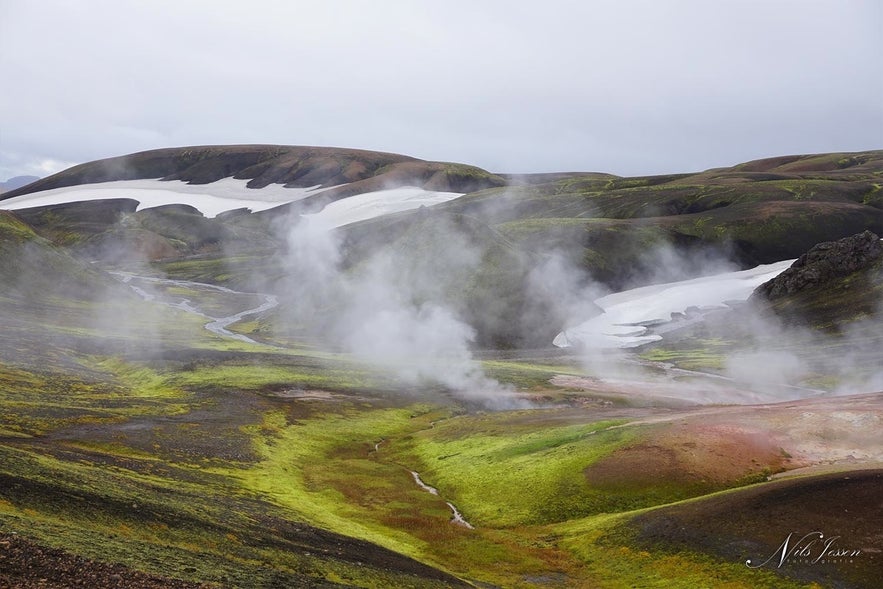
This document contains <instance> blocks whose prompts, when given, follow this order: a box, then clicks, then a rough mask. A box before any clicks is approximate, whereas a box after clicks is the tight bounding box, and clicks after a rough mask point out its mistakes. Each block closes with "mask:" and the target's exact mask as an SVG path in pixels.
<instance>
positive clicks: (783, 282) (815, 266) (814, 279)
mask: <svg viewBox="0 0 883 589" xmlns="http://www.w3.org/2000/svg"><path fill="white" fill-rule="evenodd" d="M881 257H883V242H881V241H880V237H879V236H877V235H876V234H874V233H872V232H870V231H865V232H864V233H859V234H857V235H853V236H851V237H844V238H843V239H840V240H837V241H827V242H824V243H820V244H818V245H816V246H815V247H813V248H812V249H811V250H809V251H808V252H806V253H805V254H803V255H802V256H800V258H799V259H798V260H797V261H796V262H794V264H792V265H791V267H790V268H788V269H787V270H785V271H784V272H782V273H781V274H779V275H778V276H777V277H775V278H773V279H772V280H770V281H768V282H765V283H764V284H761V285H760V286H759V287H757V289H756V290H755V291H754V294H753V295H752V298H763V299H766V300H770V301H774V300H776V299H779V298H782V297H786V296H789V295H792V294H795V293H798V292H802V291H805V290H810V289H814V288H817V287H820V286H823V285H825V284H826V283H828V282H831V281H832V280H836V279H838V278H842V277H845V276H849V275H850V274H853V273H855V272H858V271H860V270H864V269H866V268H869V267H870V266H872V265H874V264H875V263H876V262H877V260H879V259H880V258H881Z"/></svg>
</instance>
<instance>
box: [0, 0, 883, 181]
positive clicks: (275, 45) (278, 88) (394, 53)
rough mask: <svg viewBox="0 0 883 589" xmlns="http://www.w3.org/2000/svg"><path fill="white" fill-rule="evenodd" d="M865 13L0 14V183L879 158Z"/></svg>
mask: <svg viewBox="0 0 883 589" xmlns="http://www.w3.org/2000/svg"><path fill="white" fill-rule="evenodd" d="M881 56H883V2H880V1H879V0H867V1H861V0H756V1H754V0H716V1H714V2H709V1H707V0H683V1H680V0H667V1H660V0H646V1H638V0H612V1H605V0H593V1H563V0H545V1H543V2H536V1H534V2H525V1H521V0H510V1H498V0H472V1H466V0H444V1H442V0H433V1H429V0H426V1H424V0H410V1H409V0H383V2H368V1H357V0H316V1H313V0H295V1H285V0H279V1H274V0H249V1H248V2H243V1H242V0H239V1H236V2H228V1H225V0H210V1H209V0H140V1H139V0H90V1H88V2H85V1H76V0H40V1H38V2H35V1H33V0H0V88H2V90H0V181H2V180H5V179H6V178H9V177H12V176H16V175H37V176H45V175H48V174H51V173H54V172H56V171H59V170H61V169H64V168H66V167H68V166H70V165H73V164H76V163H82V162H86V161H91V160H95V159H99V158H104V157H112V156H117V155H123V154H126V153H132V152H136V151H143V150H147V149H154V148H161V147H174V146H185V145H209V144H244V143H266V144H285V145H323V146H337V147H355V148H362V149H372V150H378V151H390V152H395V153H401V154H406V155H410V156H414V157H418V158H422V159H427V160H441V161H455V162H463V163H470V164H474V165H477V166H480V167H483V168H486V169H489V170H491V171H494V172H509V173H529V172H549V171H604V172H611V173H615V174H620V175H641V174H654V173H666V172H688V171H697V170H703V169H707V168H711V167H719V166H729V165H733V164H736V163H739V162H742V161H747V160H751V159H757V158H761V157H769V156H774V155H785V154H798V153H819V152H830V151H861V150H868V149H880V148H883V58H881Z"/></svg>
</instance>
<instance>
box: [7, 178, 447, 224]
mask: <svg viewBox="0 0 883 589" xmlns="http://www.w3.org/2000/svg"><path fill="white" fill-rule="evenodd" d="M247 183H248V180H236V179H234V178H224V179H223V180H218V181H217V182H212V183H211V184H187V183H186V182H182V181H178V180H171V181H162V180H120V181H116V182H102V183H98V184H80V185H78V186H70V187H65V188H54V189H52V190H43V191H40V192H34V193H31V194H25V195H23V196H17V197H15V198H10V199H7V200H3V201H0V209H6V210H10V211H14V210H18V209H26V208H31V207H42V206H51V205H58V204H64V203H71V202H81V201H88V200H108V199H112V198H130V199H133V200H137V201H138V202H139V205H138V210H141V209H149V208H152V207H158V206H162V205H169V204H186V205H190V206H192V207H194V208H196V209H198V210H199V211H200V212H201V213H202V214H203V215H205V216H206V217H215V216H217V215H218V214H220V213H223V212H225V211H232V210H234V209H240V208H248V209H251V211H252V212H257V211H263V210H266V209H270V208H273V207H277V206H279V205H282V204H286V203H290V202H295V201H298V200H302V199H304V198H307V197H308V196H312V195H314V194H319V193H320V192H322V191H324V190H327V188H319V187H318V186H313V187H310V188H284V187H283V186H282V185H280V184H271V185H270V186H267V187H264V188H257V189H254V188H247V187H246V184H247ZM335 188H336V187H335ZM459 196H462V194H461V193H458V192H433V191H429V190H424V189H422V188H418V187H415V186H406V187H402V188H394V189H391V190H380V191H377V192H368V193H364V194H357V195H355V196H350V197H348V198H344V199H341V200H338V201H335V202H333V203H331V204H329V205H328V206H326V207H325V208H324V209H322V210H321V211H319V212H318V213H315V214H312V215H307V216H309V217H313V218H316V219H317V220H319V221H321V222H322V224H323V226H326V227H329V228H332V227H341V226H343V225H348V224H350V223H355V222H356V221H364V220H366V219H372V218H374V217H379V216H381V215H388V214H390V213H398V212H401V211H407V210H410V209H416V208H419V207H421V206H432V205H435V204H439V203H443V202H446V201H449V200H453V199H455V198H457V197H459Z"/></svg>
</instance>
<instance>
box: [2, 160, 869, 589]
mask: <svg viewBox="0 0 883 589" xmlns="http://www.w3.org/2000/svg"><path fill="white" fill-rule="evenodd" d="M841 159H842V158H841ZM838 161H839V160H838ZM830 163H831V162H830V161H829V160H824V162H822V163H818V162H815V163H814V162H809V163H806V162H804V164H805V165H811V166H816V167H818V166H822V165H823V164H824V165H828V164H830ZM866 164H867V162H864V163H862V162H858V163H855V164H854V166H855V167H859V168H860V167H862V166H865V165H866ZM797 165H800V162H799V161H790V162H785V163H777V166H778V167H781V166H792V168H793V167H794V166H797ZM769 167H770V166H769V165H767V166H766V168H769ZM775 167H776V166H774V168H775ZM766 168H765V169H764V170H761V171H760V172H754V171H750V172H745V173H752V174H755V173H767V172H768V171H769V170H767V169H766ZM777 173H778V172H777ZM789 173H790V172H789ZM864 173H865V172H862V174H864ZM855 175H856V176H860V175H861V174H859V173H858V172H856V173H855ZM755 180H756V178H755ZM577 181H578V182H582V183H583V184H582V185H580V186H590V187H592V190H595V189H596V188H597V187H598V186H599V185H600V184H599V183H601V182H603V183H604V186H608V183H609V182H610V181H611V180H610V179H609V178H603V179H599V178H580V179H577V180H576V181H573V182H577ZM679 181H683V178H682V177H677V178H665V179H658V178H657V179H653V180H641V181H640V182H643V185H641V184H640V182H639V183H638V184H639V185H638V186H637V187H638V188H640V187H641V186H645V187H648V188H652V187H653V186H659V185H661V184H663V183H664V182H679ZM850 181H851V180H850ZM558 182H564V181H563V180H559V181H558ZM624 184H625V185H623V183H620V184H616V183H614V184H612V185H610V186H609V189H610V190H620V191H628V190H633V189H635V188H636V186H632V185H629V184H628V183H624ZM565 188H566V189H567V190H574V187H573V183H571V185H570V186H566V187H565ZM544 190H545V189H544ZM562 194H566V192H562ZM608 196H610V195H608ZM568 198H570V197H568ZM615 198H624V197H622V195H619V196H617V195H612V196H611V202H613V200H614V199H615ZM628 198H633V199H637V197H635V196H634V195H631V196H629V197H628ZM571 200H573V201H574V202H576V201H577V200H578V199H571ZM635 203H637V200H635V201H634V203H632V204H628V206H625V205H623V206H624V207H625V208H620V209H618V210H620V211H628V210H631V209H630V208H629V207H633V206H637V205H636V204H635ZM743 204H745V203H743ZM747 204H748V205H751V204H752V203H747ZM845 204H847V205H849V204H850V203H845ZM610 206H611V207H612V206H614V205H610ZM732 206H734V207H736V206H743V205H732ZM862 206H869V205H862ZM727 208H730V207H729V206H721V207H717V208H713V209H711V210H712V211H715V210H718V209H727ZM638 210H644V209H640V208H639V209H638ZM485 214H490V213H485ZM701 214H704V212H703V213H691V215H701ZM553 219H554V218H553ZM578 219H579V217H575V218H573V220H571V221H568V223H573V224H574V225H576V224H578V223H580V221H578ZM686 219H687V221H689V222H690V223H692V226H694V228H695V224H696V223H695V221H691V219H693V217H690V216H689V215H688V216H687V217H686ZM713 220H714V219H712V220H711V221H706V222H704V225H703V224H700V228H701V227H705V226H708V224H709V223H711V222H712V221H713ZM3 221H4V224H3V226H2V228H3V230H4V231H5V233H4V234H3V239H2V240H0V244H2V245H3V247H4V248H21V247H28V249H32V248H31V247H30V245H33V244H34V243H37V244H40V245H39V247H38V248H37V250H35V251H36V252H37V253H36V254H34V255H36V256H37V258H36V259H39V260H41V261H42V260H44V259H45V260H47V263H48V266H45V267H47V268H49V269H50V271H48V272H44V273H43V276H42V277H36V278H35V279H34V280H42V282H39V281H38V282H34V283H28V284H29V288H30V289H31V290H29V291H26V292H31V293H33V292H40V293H41V294H42V293H43V291H45V292H48V293H50V294H51V293H53V292H56V291H53V289H52V288H43V289H42V290H41V288H36V287H37V286H42V287H47V286H51V285H52V284H53V283H54V282H56V279H59V280H61V279H63V280H61V282H66V281H67V280H68V278H65V277H66V276H68V277H69V280H70V281H71V282H70V285H71V289H65V290H63V291H59V292H61V293H62V294H63V296H61V295H59V296H49V297H48V298H47V299H46V300H41V299H40V298H39V297H37V298H35V297H30V298H28V297H25V296H22V291H20V290H16V291H6V290H5V291H4V297H3V299H2V301H0V303H2V305H3V307H2V309H0V311H2V313H3V315H2V316H3V318H4V321H5V322H6V323H7V324H8V325H9V329H11V330H12V331H10V333H12V334H14V335H15V338H14V341H15V342H16V343H15V345H13V346H6V347H4V348H3V354H4V357H3V362H2V365H0V372H2V374H0V377H2V379H3V380H4V384H5V386H4V387H3V388H2V389H0V390H2V391H3V392H2V394H3V395H4V398H3V403H4V406H5V407H11V408H13V410H12V411H9V412H7V413H6V414H4V418H3V419H4V421H3V423H2V424H0V434H2V435H3V436H4V437H3V444H2V446H0V451H2V452H3V460H2V461H0V464H2V465H3V467H2V468H3V470H2V472H0V475H2V476H3V477H5V482H6V483H7V484H6V485H3V486H0V489H2V491H0V521H2V524H3V526H4V528H5V529H7V530H14V531H18V532H20V533H22V534H27V535H29V536H31V537H33V538H35V539H37V540H39V541H40V542H43V543H46V544H52V545H61V546H63V547H66V548H68V549H70V550H72V551H74V552H78V553H82V554H85V555H87V556H90V557H93V558H97V559H117V560H121V561H124V562H126V563H128V564H130V565H131V566H133V567H134V568H138V569H144V570H148V571H154V572H158V573H163V574H166V575H170V576H176V577H182V578H188V579H202V580H207V581H212V582H218V583H223V584H229V585H233V586H256V585H257V586H261V585H263V586H273V584H279V583H282V584H287V585H289V586H297V585H298V584H304V585H309V584H311V583H315V582H316V580H317V579H322V580H325V581H328V582H341V583H345V584H356V585H362V586H377V587H384V586H400V585H406V584H411V585H415V586H419V585H426V586H433V585H434V584H435V585H439V584H445V583H450V582H453V580H452V579H451V578H450V577H444V576H443V575H442V574H441V573H439V572H438V569H442V570H447V571H450V572H452V573H454V574H456V575H457V576H460V577H461V578H466V579H474V580H478V581H483V582H489V583H496V584H499V585H501V586H544V585H549V584H554V583H558V584H561V585H563V586H605V587H626V586H636V585H637V586H660V587H662V586H666V587H676V586H683V587H693V586H696V585H714V586H731V587H757V586H769V587H789V586H801V583H797V582H791V581H787V580H783V579H782V578H781V577H779V576H776V575H774V574H772V573H770V572H769V571H750V570H748V569H746V568H745V567H744V566H743V565H742V564H741V563H739V562H732V561H730V560H728V559H727V558H722V557H720V556H714V555H709V554H707V553H703V552H701V551H699V550H698V549H697V550H694V549H692V548H691V547H689V546H686V547H684V546H682V547H680V548H679V549H677V550H668V549H666V550H657V549H656V548H654V547H647V546H640V545H638V544H637V542H636V540H635V538H634V536H632V535H629V534H628V533H626V532H624V531H623V528H622V527H621V526H620V525H619V524H620V523H621V522H623V521H626V519H627V518H628V517H630V516H631V515H632V512H631V511H630V510H633V509H635V508H644V507H650V506H653V505H657V504H662V503H668V502H671V501H676V500H679V499H682V498H683V497H685V496H691V495H695V494H697V493H701V492H706V491H703V490H697V489H693V488H684V487H683V486H674V487H673V486H669V485H664V484H660V485H658V486H656V487H653V488H651V489H649V490H648V489H646V488H636V489H624V490H623V489H620V490H619V491H618V492H617V493H614V494H611V493H610V492H609V491H602V490H600V489H598V488H597V487H595V486H593V485H591V484H587V483H586V479H585V476H584V472H585V470H586V469H587V468H588V467H590V466H592V465H594V464H597V463H599V462H601V461H603V460H605V459H606V458H609V457H610V456H611V455H613V454H614V453H615V452H617V451H619V450H623V449H628V448H629V447H634V446H636V445H638V444H640V443H642V442H646V440H647V439H653V436H655V435H656V434H655V433H654V431H655V430H652V429H649V428H647V427H646V426H627V427H623V428H614V429H607V428H608V427H610V426H611V425H614V424H615V423H619V421H617V422H611V421H609V420H602V419H599V417H598V416H597V415H592V414H591V413H589V414H586V413H582V414H579V415H576V416H574V415H573V412H572V411H569V410H568V411H565V412H563V413H564V416H562V415H561V414H560V413H559V414H556V413H555V412H554V411H550V412H533V413H518V412H514V413H496V414H488V415H482V414H477V415H462V414H460V412H459V411H458V410H457V409H456V408H452V407H451V406H450V405H449V404H448V403H447V402H445V403H443V404H436V403H432V402H430V403H427V402H426V400H425V399H421V401H420V403H419V404H418V403H416V402H415V400H414V399H412V398H409V397H407V396H405V397H402V396H401V393H402V391H401V390H396V387H395V385H394V384H393V383H390V382H388V381H385V380H384V379H383V378H382V377H380V376H378V375H376V374H372V373H370V372H367V371H366V370H365V369H364V368H363V367H359V366H357V365H353V364H350V363H348V362H346V361H345V359H342V358H339V357H334V356H333V355H329V354H323V353H309V352H303V351H301V352H299V353H296V354H295V353H292V352H285V351H279V350H275V351H274V350H267V349H264V348H259V349H256V348H252V347H249V346H246V345H244V344H235V345H232V344H229V343H227V342H225V341H224V340H220V339H218V338H215V337H214V336H210V335H208V334H206V333H205V332H203V331H202V330H201V328H200V325H199V322H196V321H192V320H190V319H188V318H187V317H186V316H183V315H179V314H170V312H169V311H167V310H165V309H157V310H155V312H152V313H150V314H145V315H144V316H143V317H141V318H140V319H141V321H142V323H140V324H139V323H137V322H136V324H135V325H136V328H135V329H126V330H123V329H121V326H119V325H116V326H115V325H107V324H102V325H96V323H95V321H94V318H95V315H96V313H95V311H96V310H97V308H96V307H95V306H94V303H92V302H90V301H89V298H88V297H86V296H85V295H84V294H83V293H85V292H88V291H89V290H90V285H93V284H94V283H93V281H92V280H91V279H89V280H84V279H83V276H85V275H87V274H88V273H87V272H86V271H85V270H83V269H82V268H81V267H79V266H77V265H76V263H75V261H73V260H71V259H70V258H69V257H67V256H66V255H65V254H63V253H62V252H59V251H57V250H55V249H53V248H51V247H50V246H49V244H48V243H46V242H43V241H39V240H38V239H36V238H35V237H34V235H33V233H32V232H31V231H30V229H29V228H28V227H27V226H24V225H23V224H21V223H18V222H17V221H15V219H14V217H12V216H11V215H4V216H3ZM622 221H625V222H626V223H628V222H629V219H628V218H626V219H606V220H605V219H602V220H600V221H587V222H589V223H608V222H611V223H613V222H622ZM524 222H527V221H524ZM530 222H531V223H533V222H537V223H540V224H541V223H543V222H544V220H543V219H542V218H537V219H536V221H530ZM685 222H686V221H685ZM503 225H504V224H500V225H499V227H502V228H504V229H505V227H503ZM712 226H713V225H712ZM514 228H515V229H520V227H517V226H515V227H514ZM405 230H407V228H406V229H405ZM685 234H686V233H685ZM639 242H640V240H639ZM9 251H12V250H9ZM19 259H20V256H19V255H10V256H4V257H3V258H0V260H5V261H4V262H3V263H4V264H6V265H5V266H2V267H0V270H2V271H3V272H5V276H7V277H8V278H9V280H8V281H7V282H5V283H4V284H14V283H20V282H21V281H20V280H15V281H13V280H12V278H16V279H17V278H18V277H19V276H20V273H21V266H16V265H13V264H14V263H15V261H16V260H19ZM53 260H54V261H53ZM72 263H73V264H74V265H73V266H71V264H72ZM65 268H67V269H68V270H65ZM71 268H76V270H75V271H72V270H71ZM202 268H204V266H203V265H201V264H199V263H197V264H196V265H195V266H191V267H190V268H187V267H184V268H180V271H181V272H182V275H185V276H186V275H187V274H188V273H189V272H191V271H195V270H199V269H202ZM66 272H67V274H66ZM90 276H92V275H90ZM47 278H48V281H47ZM93 278H96V280H97V279H98V278H97V276H93ZM101 280H103V279H101ZM78 284H79V286H78ZM107 288H111V287H110V286H108V287H107ZM127 304H128V303H127ZM101 311H105V309H104V308H101ZM150 326H153V327H152V328H150V329H148V328H149V327H150ZM108 336H110V339H108ZM159 341H162V342H164V344H163V346H158V347H153V346H151V345H150V344H151V343H156V342H159ZM707 341H718V340H713V339H708V340H707ZM47 344H49V345H47ZM148 350H149V351H151V354H149V355H148V354H146V353H145V352H146V351H148ZM487 366H488V368H489V371H490V372H491V373H492V374H493V375H495V376H498V377H501V378H503V379H504V380H506V381H509V382H512V383H514V384H516V385H517V386H519V387H520V388H524V389H529V390H531V392H533V393H534V394H538V395H540V396H546V397H548V398H550V399H560V398H562V397H564V398H568V397H569V396H570V395H571V394H572V393H569V392H567V391H561V390H557V389H555V388H554V387H551V386H549V385H548V384H547V380H548V376H550V375H551V374H554V373H557V372H558V370H557V368H555V369H553V368H550V367H547V366H531V365H527V366H526V365H523V364H520V363H518V362H494V363H488V364H487ZM311 394H312V395H314V396H313V397H311V396H310V395H311ZM592 432H595V433H592ZM381 442H382V443H381ZM378 443H380V444H379V446H377V448H378V449H379V450H375V446H374V445H375V444H378ZM410 469H414V470H418V471H420V472H421V474H422V475H423V476H424V479H425V480H426V482H427V483H429V484H431V485H434V486H436V487H438V489H439V491H440V493H441V498H438V497H434V496H432V495H430V494H428V493H425V492H424V491H422V490H420V489H419V488H418V487H416V485H415V484H414V481H413V480H412V479H411V477H410V474H409V473H408V470H410ZM746 474H748V473H746ZM743 482H745V481H743ZM737 484H741V483H737ZM443 500H451V501H453V502H454V503H455V504H456V505H457V506H458V507H459V509H460V510H461V511H462V512H463V514H464V515H465V517H466V518H467V519H468V520H470V521H472V522H473V523H474V524H476V530H466V529H464V528H460V527H458V526H454V525H452V524H450V523H449V521H448V520H449V511H448V509H447V507H446V506H445V505H444V501H443ZM322 529H324V530H328V531H321V530H322ZM333 532H338V533H342V534H346V535H348V536H355V537H356V538H358V539H361V540H363V541H369V542H371V543H372V544H366V543H360V542H358V541H355V540H348V539H346V538H343V537H341V536H337V535H335V534H334V533H333ZM377 545H381V546H383V547H385V548H386V549H389V550H392V551H394V552H387V551H385V550H382V549H380V548H377ZM396 553H398V554H401V555H406V556H407V557H413V558H415V559H417V560H418V561H420V562H423V563H427V564H429V565H432V566H434V567H436V569H432V568H428V567H425V566H421V565H419V564H418V563H417V562H415V561H414V560H410V559H408V558H406V557H403V556H397V555H396ZM360 563H361V564H360ZM365 565H367V566H365Z"/></svg>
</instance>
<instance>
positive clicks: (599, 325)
mask: <svg viewBox="0 0 883 589" xmlns="http://www.w3.org/2000/svg"><path fill="white" fill-rule="evenodd" d="M793 262H794V260H786V261H783V262H777V263H775V264H767V265H764V266H757V267H756V268H752V269H750V270H742V271H740V272H727V273H725V274H717V275H715V276H704V277H702V278H694V279H692V280H684V281H681V282H670V283H667V284H654V285H651V286H643V287H641V288H635V289H632V290H627V291H623V292H618V293H614V294H611V295H607V296H605V297H601V298H600V299H598V300H596V301H595V303H596V304H597V305H598V306H599V307H601V308H602V309H603V310H604V312H603V313H602V314H601V315H598V316H596V317H593V318H592V319H589V320H588V321H586V322H585V323H581V324H579V325H577V326H575V327H572V328H569V329H567V330H566V331H564V332H562V333H559V334H558V336H557V337H556V338H555V341H554V342H553V343H554V344H555V345H556V346H558V347H560V348H564V347H568V346H570V345H574V344H579V345H582V346H586V347H590V348H633V347H636V346H640V345H642V344H646V343H649V342H653V341H657V340H660V339H662V336H660V335H658V334H652V333H649V329H648V327H647V325H648V324H651V323H666V322H670V321H671V320H672V314H674V313H686V311H687V310H688V309H690V308H691V307H695V308H697V309H700V310H708V309H713V308H725V307H726V306H727V305H726V302H727V301H745V300H747V299H748V297H749V296H751V293H752V292H753V291H754V289H755V288H757V287H758V286H760V285H761V284H763V283H764V282H766V281H767V280H770V279H771V278H774V277H776V276H778V275H779V274H781V273H782V272H784V271H785V269H787V268H788V267H789V266H791V264H792V263H793Z"/></svg>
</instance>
